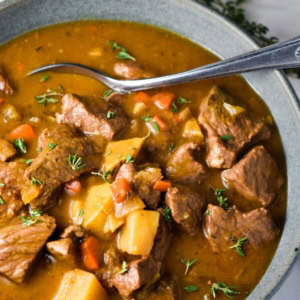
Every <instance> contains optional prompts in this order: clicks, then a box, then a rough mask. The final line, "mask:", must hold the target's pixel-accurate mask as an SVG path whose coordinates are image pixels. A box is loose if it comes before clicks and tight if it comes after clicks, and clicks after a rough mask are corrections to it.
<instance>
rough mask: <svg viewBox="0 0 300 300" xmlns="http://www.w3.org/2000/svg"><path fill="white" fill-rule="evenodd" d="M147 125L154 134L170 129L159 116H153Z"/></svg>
mask: <svg viewBox="0 0 300 300" xmlns="http://www.w3.org/2000/svg"><path fill="white" fill-rule="evenodd" d="M146 126H147V127H148V128H149V130H150V131H151V132H152V133H154V134H156V133H158V132H159V131H164V130H167V129H168V126H167V124H166V123H165V122H164V121H163V120H162V119H161V118H160V117H158V116H155V117H153V118H152V119H151V121H150V122H147V123H146Z"/></svg>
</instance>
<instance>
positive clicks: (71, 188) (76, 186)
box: [64, 179, 82, 196]
mask: <svg viewBox="0 0 300 300" xmlns="http://www.w3.org/2000/svg"><path fill="white" fill-rule="evenodd" d="M64 189H65V192H66V193H67V194H68V195H70V196H74V195H77V194H79V193H80V192H81V189H82V186H81V182H80V181H79V180H77V179H74V180H71V181H69V182H67V183H66V184H65V186H64Z"/></svg>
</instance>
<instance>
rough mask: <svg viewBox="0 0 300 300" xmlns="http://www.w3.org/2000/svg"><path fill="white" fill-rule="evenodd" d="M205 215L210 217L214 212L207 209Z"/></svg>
mask: <svg viewBox="0 0 300 300" xmlns="http://www.w3.org/2000/svg"><path fill="white" fill-rule="evenodd" d="M204 214H205V215H208V216H212V212H211V210H209V209H207V210H206V212H205V213H204Z"/></svg>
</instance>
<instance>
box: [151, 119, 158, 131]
mask: <svg viewBox="0 0 300 300" xmlns="http://www.w3.org/2000/svg"><path fill="white" fill-rule="evenodd" d="M152 126H153V128H154V130H155V131H156V132H159V127H158V125H157V123H156V122H155V121H152Z"/></svg>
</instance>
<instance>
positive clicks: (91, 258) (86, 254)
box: [80, 236, 100, 270]
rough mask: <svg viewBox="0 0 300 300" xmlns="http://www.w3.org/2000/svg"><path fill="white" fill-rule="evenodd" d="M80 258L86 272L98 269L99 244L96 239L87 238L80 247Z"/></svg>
mask: <svg viewBox="0 0 300 300" xmlns="http://www.w3.org/2000/svg"><path fill="white" fill-rule="evenodd" d="M80 250H81V258H82V261H83V263H84V265H85V266H86V268H87V269H88V270H97V269H99V257H100V244H99V242H98V240H97V239H96V238H94V237H93V236H89V237H88V238H87V239H85V240H84V241H83V242H82V244H81V245H80Z"/></svg>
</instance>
